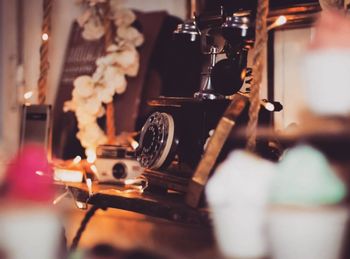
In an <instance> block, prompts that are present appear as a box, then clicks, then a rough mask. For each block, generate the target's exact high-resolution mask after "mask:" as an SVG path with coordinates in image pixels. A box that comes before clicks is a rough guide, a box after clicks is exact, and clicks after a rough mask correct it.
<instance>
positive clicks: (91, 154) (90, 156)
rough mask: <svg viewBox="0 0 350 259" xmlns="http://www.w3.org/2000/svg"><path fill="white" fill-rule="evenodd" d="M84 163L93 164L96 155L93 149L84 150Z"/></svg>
mask: <svg viewBox="0 0 350 259" xmlns="http://www.w3.org/2000/svg"><path fill="white" fill-rule="evenodd" d="M85 154H86V161H87V162H88V163H90V164H92V163H94V162H95V160H96V153H95V151H94V150H93V149H91V148H88V149H86V150H85Z"/></svg>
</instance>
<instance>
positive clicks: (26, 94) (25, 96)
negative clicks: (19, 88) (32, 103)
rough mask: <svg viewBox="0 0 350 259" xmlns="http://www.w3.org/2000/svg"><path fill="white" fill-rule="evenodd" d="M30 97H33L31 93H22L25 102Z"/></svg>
mask: <svg viewBox="0 0 350 259" xmlns="http://www.w3.org/2000/svg"><path fill="white" fill-rule="evenodd" d="M32 96H33V91H28V92H26V93H24V95H23V97H24V99H25V100H28V99H30V98H32Z"/></svg>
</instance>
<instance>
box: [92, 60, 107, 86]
mask: <svg viewBox="0 0 350 259" xmlns="http://www.w3.org/2000/svg"><path fill="white" fill-rule="evenodd" d="M96 63H97V62H96ZM104 70H105V66H104V65H97V68H96V71H95V73H94V74H93V75H92V81H93V82H94V83H97V82H98V81H100V80H101V79H102V77H103V73H104Z"/></svg>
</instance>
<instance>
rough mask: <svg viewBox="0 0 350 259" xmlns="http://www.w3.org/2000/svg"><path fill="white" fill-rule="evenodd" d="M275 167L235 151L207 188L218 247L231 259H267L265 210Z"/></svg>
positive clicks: (219, 167) (221, 166) (219, 168)
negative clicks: (265, 258)
mask: <svg viewBox="0 0 350 259" xmlns="http://www.w3.org/2000/svg"><path fill="white" fill-rule="evenodd" d="M274 171H275V166H274V164H272V163H271V162H269V161H266V160H263V159H261V158H258V157H256V156H255V155H252V154H250V153H247V152H244V151H239V150H237V151H234V152H232V153H231V154H230V155H229V156H228V158H227V159H226V160H225V161H224V162H223V163H222V164H220V165H219V166H218V168H217V170H216V171H215V174H214V175H213V177H212V178H211V179H210V180H209V182H208V184H207V186H206V196H207V200H208V203H209V206H210V209H211V216H212V219H213V224H214V231H215V236H216V239H217V242H218V247H219V249H220V251H221V253H222V254H223V255H224V256H225V257H229V258H264V257H265V256H266V255H267V246H266V235H265V234H266V233H265V232H266V231H265V227H266V224H265V223H266V206H267V200H268V193H269V191H268V190H269V186H270V182H271V178H272V175H273V174H274Z"/></svg>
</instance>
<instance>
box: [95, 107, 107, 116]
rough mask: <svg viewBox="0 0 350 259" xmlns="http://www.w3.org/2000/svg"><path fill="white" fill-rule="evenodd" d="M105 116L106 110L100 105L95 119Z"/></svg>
mask: <svg viewBox="0 0 350 259" xmlns="http://www.w3.org/2000/svg"><path fill="white" fill-rule="evenodd" d="M105 114H106V110H105V108H104V107H103V106H102V105H101V106H100V109H99V110H98V112H97V114H96V117H97V118H101V117H102V116H103V115H105Z"/></svg>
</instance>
